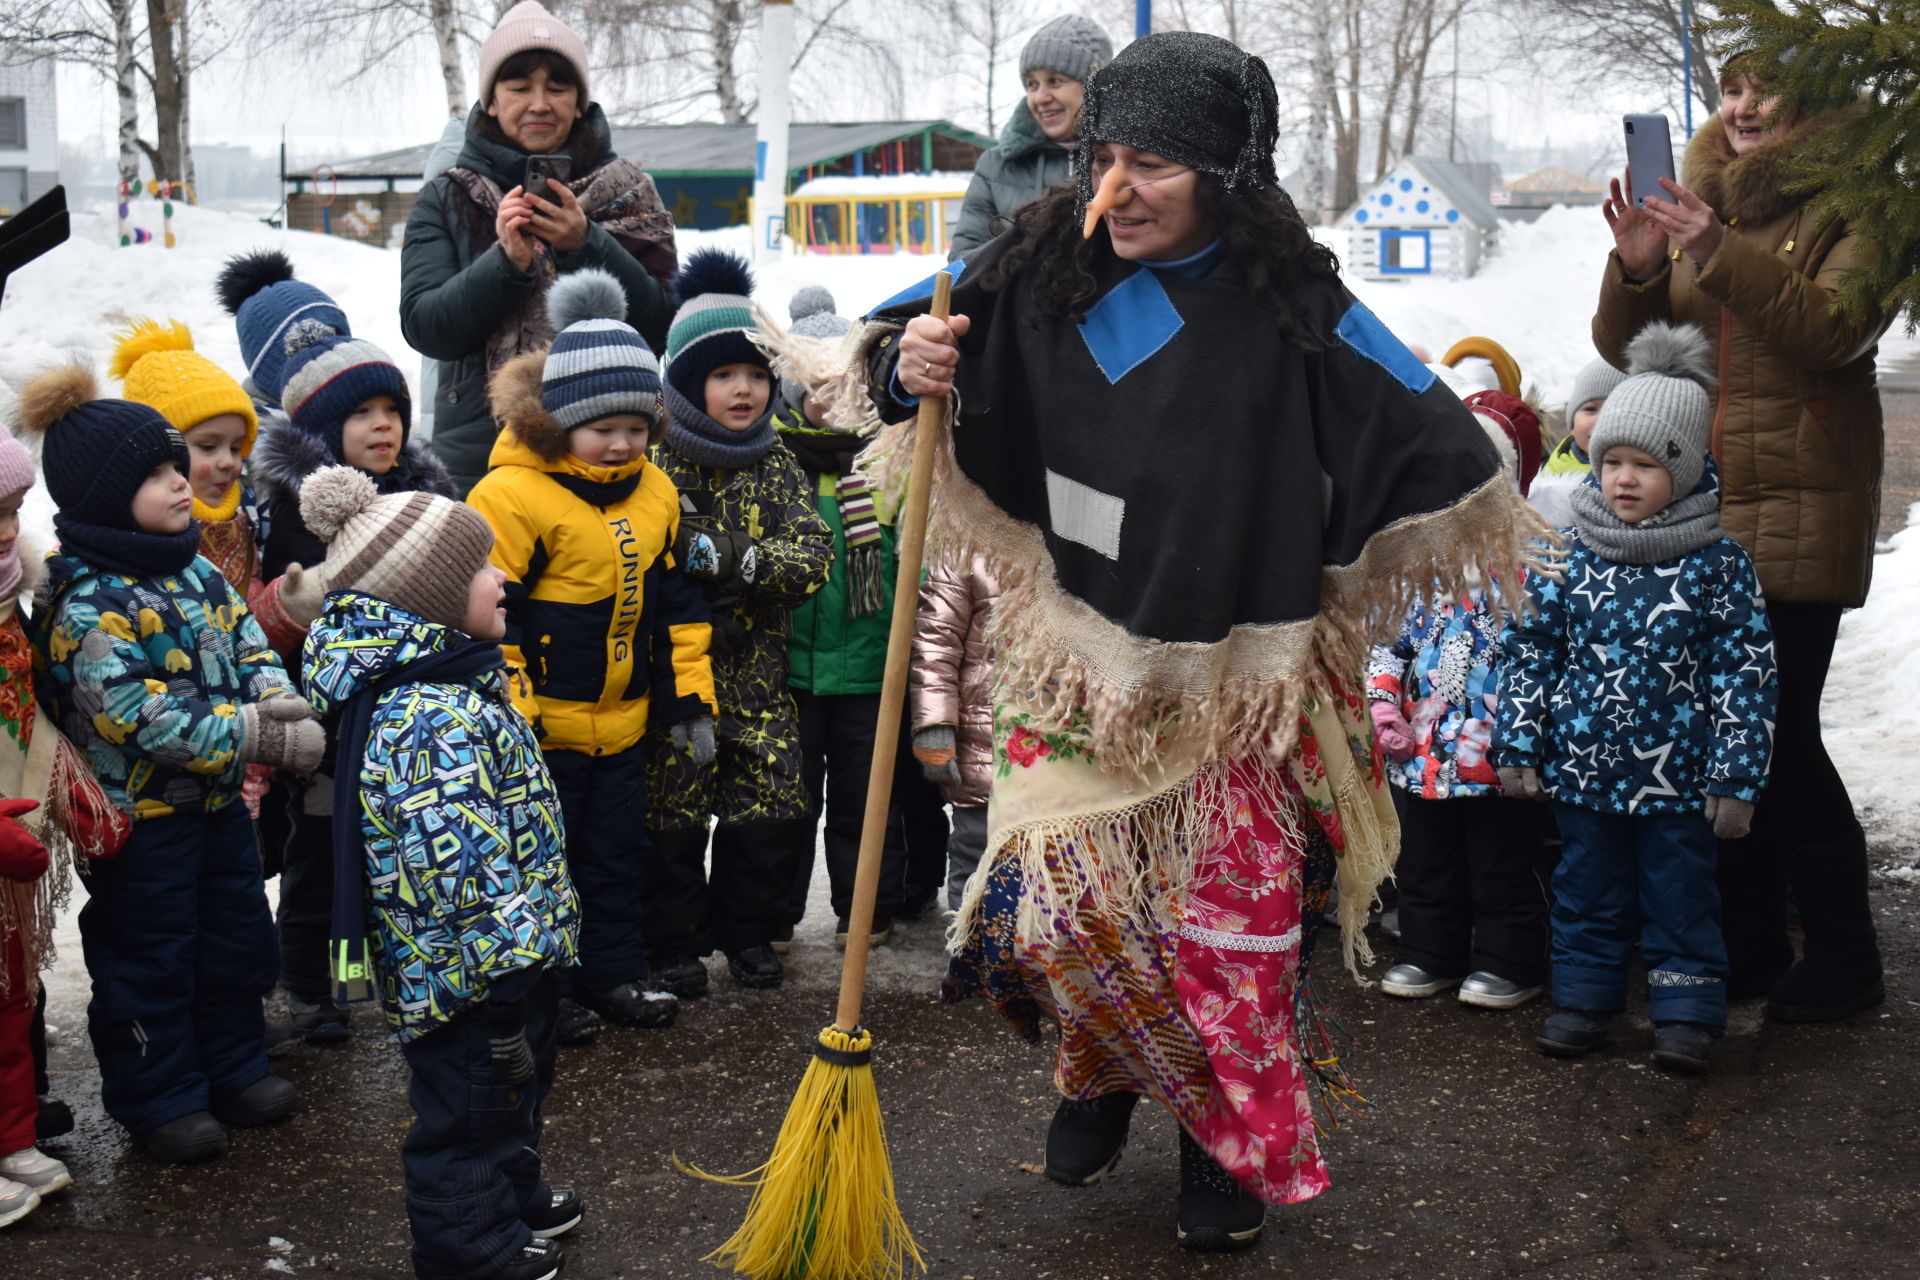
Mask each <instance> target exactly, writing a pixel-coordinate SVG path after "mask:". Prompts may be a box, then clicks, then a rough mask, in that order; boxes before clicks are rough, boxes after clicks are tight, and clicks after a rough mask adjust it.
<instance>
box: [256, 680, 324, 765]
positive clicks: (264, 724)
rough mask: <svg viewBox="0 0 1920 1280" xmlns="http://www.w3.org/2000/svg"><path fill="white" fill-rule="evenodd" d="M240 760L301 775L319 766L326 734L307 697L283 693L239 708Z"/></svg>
mask: <svg viewBox="0 0 1920 1280" xmlns="http://www.w3.org/2000/svg"><path fill="white" fill-rule="evenodd" d="M238 719H239V721H240V748H239V753H238V754H239V756H240V760H241V762H242V763H244V764H264V765H267V766H269V767H271V768H275V769H285V770H286V771H287V772H289V773H292V774H296V775H298V776H300V777H305V776H306V775H308V774H310V773H312V772H313V771H314V770H315V769H316V768H318V767H319V765H320V757H321V756H322V755H323V754H325V752H326V749H327V735H326V732H325V731H324V730H323V729H321V727H320V726H319V724H318V723H317V722H315V720H314V718H313V708H312V707H310V706H308V705H307V703H306V700H305V699H304V698H296V697H291V696H283V697H278V698H268V699H265V700H264V701H261V702H250V703H248V704H247V705H246V706H244V707H241V708H240V714H239V717H238Z"/></svg>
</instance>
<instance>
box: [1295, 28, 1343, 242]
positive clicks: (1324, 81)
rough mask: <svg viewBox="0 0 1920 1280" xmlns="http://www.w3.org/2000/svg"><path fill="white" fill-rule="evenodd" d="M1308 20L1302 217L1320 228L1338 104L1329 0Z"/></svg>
mask: <svg viewBox="0 0 1920 1280" xmlns="http://www.w3.org/2000/svg"><path fill="white" fill-rule="evenodd" d="M1307 21H1308V23H1309V24H1310V25H1311V27H1312V29H1313V45H1312V57H1311V61H1310V62H1309V64H1308V70H1309V74H1310V75H1311V76H1312V79H1313V88H1312V89H1311V90H1310V91H1309V92H1308V94H1307V145H1306V155H1305V156H1304V157H1303V159H1304V166H1303V168H1302V170H1301V173H1302V175H1303V177H1304V180H1303V181H1302V182H1301V184H1300V216H1301V217H1303V218H1305V219H1306V220H1307V225H1308V226H1310V227H1317V226H1319V225H1321V224H1322V223H1324V222H1325V221H1326V220H1327V171H1326V168H1325V157H1326V154H1327V134H1328V119H1327V116H1328V111H1329V110H1330V108H1331V107H1332V106H1333V105H1335V99H1334V92H1335V86H1334V81H1333V31H1332V26H1333V6H1332V5H1331V4H1329V3H1328V0H1312V4H1311V5H1310V7H1309V9H1308V13H1307Z"/></svg>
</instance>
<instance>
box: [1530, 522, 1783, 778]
mask: <svg viewBox="0 0 1920 1280" xmlns="http://www.w3.org/2000/svg"><path fill="white" fill-rule="evenodd" d="M1529 594H1530V595H1531V597H1532V600H1533V603H1534V606H1535V608H1536V609H1537V612H1536V613H1534V614H1533V615H1532V616H1531V617H1529V618H1525V619H1515V620H1513V621H1512V622H1510V623H1509V624H1508V627H1507V631H1506V634H1505V636H1503V637H1502V639H1501V651H1502V656H1503V658H1504V661H1505V665H1504V667H1503V669H1502V671H1501V673H1500V715H1499V722H1498V724H1497V725H1496V727H1495V729H1494V744H1495V745H1494V748H1493V758H1494V763H1495V764H1496V765H1503V766H1505V765H1512V766H1531V767H1533V768H1537V769H1538V770H1539V771H1540V781H1541V783H1542V785H1544V786H1545V787H1546V789H1547V790H1548V792H1549V793H1551V794H1552V795H1553V797H1554V798H1555V799H1556V800H1562V801H1566V802H1568V803H1571V804H1578V805H1582V806H1584V807H1586V808H1589V809H1598V810H1600V811H1601V812H1603V813H1631V814H1674V813H1697V812H1699V810H1700V806H1701V800H1702V796H1703V795H1705V794H1712V795H1720V796H1733V797H1735V798H1736V799H1740V800H1747V801H1753V800H1757V799H1758V798H1759V796H1760V788H1761V787H1762V785H1763V784H1764V783H1765V782H1766V778H1767V763H1768V760H1769V758H1770V756H1771V755H1772V751H1773V722H1774V716H1775V710H1774V708H1775V704H1776V702H1777V700H1778V694H1779V686H1778V684H1777V683H1776V680H1775V675H1774V663H1773V633H1772V631H1771V630H1770V629H1769V628H1768V625H1767V610H1766V602H1765V601H1764V600H1763V599H1761V596H1760V582H1759V579H1758V577H1757V576H1756V575H1755V574H1754V571H1753V562H1752V561H1751V560H1749V559H1748V558H1747V553H1746V552H1745V551H1743V550H1742V549H1741V548H1740V544H1739V543H1737V542H1735V541H1734V540H1733V539H1732V538H1726V537H1723V538H1721V539H1720V540H1719V541H1718V542H1715V543H1712V544H1710V545H1708V546H1705V547H1702V548H1700V549H1699V550H1698V551H1692V552H1689V553H1687V554H1686V555H1684V556H1680V557H1678V558H1677V559H1673V560H1668V561H1665V562H1663V563H1660V564H1647V565H1634V564H1620V563H1616V562H1614V561H1611V560H1605V559H1602V558H1601V557H1600V556H1599V555H1598V554H1597V553H1596V552H1595V551H1594V550H1593V549H1592V548H1591V547H1589V546H1587V545H1586V544H1585V543H1584V542H1582V541H1581V540H1580V539H1579V538H1578V536H1577V535H1575V536H1573V537H1572V538H1571V539H1570V551H1569V554H1568V557H1567V565H1566V572H1565V574H1564V576H1563V578H1562V580H1561V581H1559V582H1554V581H1552V580H1551V579H1548V578H1543V577H1538V576H1536V577H1534V578H1533V579H1532V580H1531V581H1530V583H1529Z"/></svg>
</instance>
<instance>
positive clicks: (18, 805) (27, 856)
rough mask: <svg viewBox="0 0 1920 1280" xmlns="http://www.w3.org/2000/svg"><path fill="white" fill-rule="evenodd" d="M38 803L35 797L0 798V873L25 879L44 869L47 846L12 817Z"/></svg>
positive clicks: (37, 874) (9, 877) (28, 810)
mask: <svg viewBox="0 0 1920 1280" xmlns="http://www.w3.org/2000/svg"><path fill="white" fill-rule="evenodd" d="M39 807H40V802H39V801H38V800H0V876H5V877H6V878H7V879H9V880H18V881H20V882H22V883H25V882H27V881H29V880H38V879H39V878H40V877H41V876H42V875H43V874H45V872H46V870H47V847H46V846H45V845H43V844H41V843H40V842H39V841H38V840H35V839H34V838H33V833H32V832H30V831H28V830H27V829H26V828H25V827H23V826H21V825H20V824H19V822H17V821H13V819H17V818H20V817H21V816H23V815H25V814H29V813H32V812H33V811H34V810H35V809H38V808H39Z"/></svg>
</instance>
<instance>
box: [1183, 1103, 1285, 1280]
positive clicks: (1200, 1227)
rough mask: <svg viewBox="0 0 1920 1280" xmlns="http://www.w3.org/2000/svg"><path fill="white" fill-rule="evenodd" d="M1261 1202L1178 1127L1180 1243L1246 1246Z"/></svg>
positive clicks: (1255, 1235)
mask: <svg viewBox="0 0 1920 1280" xmlns="http://www.w3.org/2000/svg"><path fill="white" fill-rule="evenodd" d="M1266 1220H1267V1206H1266V1205H1264V1204H1262V1203H1260V1198H1259V1197H1258V1196H1256V1195H1254V1194H1253V1193H1251V1192H1249V1191H1248V1190H1247V1189H1246V1188H1245V1187H1243V1186H1241V1185H1240V1181H1239V1179H1237V1178H1235V1177H1234V1176H1233V1175H1232V1174H1230V1173H1228V1172H1227V1171H1226V1170H1225V1169H1222V1168H1221V1167H1220V1166H1219V1165H1218V1164H1216V1163H1214V1159H1213V1157H1212V1156H1210V1155H1208V1154H1207V1153H1206V1151H1205V1150H1204V1149H1203V1148H1202V1147H1201V1146H1200V1144H1199V1143H1197V1142H1195V1141H1194V1140H1193V1137H1192V1135H1190V1134H1189V1133H1188V1132H1187V1131H1186V1130H1185V1129H1182V1130H1181V1131H1180V1228H1179V1229H1180V1247H1181V1248H1183V1249H1193V1250H1196V1251H1198V1252H1201V1253H1224V1252H1226V1251H1228V1250H1231V1249H1246V1248H1249V1247H1251V1246H1252V1245H1253V1244H1254V1243H1255V1242H1256V1241H1258V1240H1259V1239H1260V1228H1261V1226H1262V1225H1263V1224H1264V1223H1265V1222H1266Z"/></svg>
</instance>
